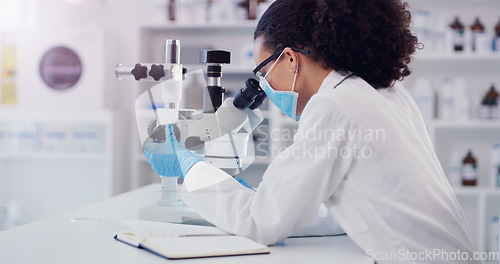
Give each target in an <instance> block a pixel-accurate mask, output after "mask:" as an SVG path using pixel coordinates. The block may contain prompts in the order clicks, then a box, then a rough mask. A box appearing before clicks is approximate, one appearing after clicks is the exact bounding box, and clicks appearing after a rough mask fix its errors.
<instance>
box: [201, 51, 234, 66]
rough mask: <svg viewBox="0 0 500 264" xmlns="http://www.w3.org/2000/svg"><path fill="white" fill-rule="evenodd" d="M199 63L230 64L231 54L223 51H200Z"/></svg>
mask: <svg viewBox="0 0 500 264" xmlns="http://www.w3.org/2000/svg"><path fill="white" fill-rule="evenodd" d="M200 63H217V64H229V63H231V52H229V51H225V50H202V51H201V52H200Z"/></svg>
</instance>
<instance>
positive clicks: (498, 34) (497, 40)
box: [493, 19, 500, 51]
mask: <svg viewBox="0 0 500 264" xmlns="http://www.w3.org/2000/svg"><path fill="white" fill-rule="evenodd" d="M493 50H494V51H500V19H499V20H498V23H497V24H496V26H495V36H494V37H493Z"/></svg>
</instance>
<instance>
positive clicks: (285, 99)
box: [260, 51, 300, 121]
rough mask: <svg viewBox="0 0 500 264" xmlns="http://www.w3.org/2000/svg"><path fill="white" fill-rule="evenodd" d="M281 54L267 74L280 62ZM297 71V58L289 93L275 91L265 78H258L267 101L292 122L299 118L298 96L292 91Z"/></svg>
mask: <svg viewBox="0 0 500 264" xmlns="http://www.w3.org/2000/svg"><path fill="white" fill-rule="evenodd" d="M283 53H284V51H283ZM283 53H281V54H280V56H279V57H278V59H277V60H276V61H275V62H274V64H273V66H271V68H270V69H269V71H268V74H269V73H270V72H271V70H272V69H273V68H274V66H276V63H277V62H278V61H279V60H280V58H281V56H282V55H283ZM298 70H299V57H298V56H297V69H296V70H295V76H294V78H293V85H292V90H291V91H276V90H274V89H273V87H272V86H271V85H270V84H269V82H268V81H267V79H266V77H267V75H268V74H266V76H262V77H260V85H261V87H262V88H263V89H264V92H266V95H267V97H269V100H271V102H273V104H274V105H276V107H278V109H280V110H281V112H283V113H284V114H285V115H287V116H288V117H290V118H291V119H292V120H295V121H299V119H300V116H297V101H298V97H299V94H298V93H297V92H295V91H294V89H295V81H296V80H297V73H298Z"/></svg>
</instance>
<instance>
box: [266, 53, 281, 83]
mask: <svg viewBox="0 0 500 264" xmlns="http://www.w3.org/2000/svg"><path fill="white" fill-rule="evenodd" d="M283 54H285V50H283V51H282V52H281V54H280V55H279V56H278V58H277V59H276V61H275V62H274V63H273V66H271V68H270V69H269V71H267V72H266V75H265V76H264V78H267V75H269V73H270V72H271V71H272V70H273V68H274V66H276V63H278V61H280V59H281V56H283ZM266 80H267V79H266Z"/></svg>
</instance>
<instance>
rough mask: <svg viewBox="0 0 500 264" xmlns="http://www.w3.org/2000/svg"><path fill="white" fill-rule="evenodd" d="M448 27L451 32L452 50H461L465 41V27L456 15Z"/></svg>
mask: <svg viewBox="0 0 500 264" xmlns="http://www.w3.org/2000/svg"><path fill="white" fill-rule="evenodd" d="M450 28H451V30H452V32H453V50H455V51H463V50H464V44H465V43H464V42H465V27H464V25H463V24H462V23H461V22H460V19H459V18H458V16H455V20H454V21H453V23H451V25H450Z"/></svg>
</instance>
